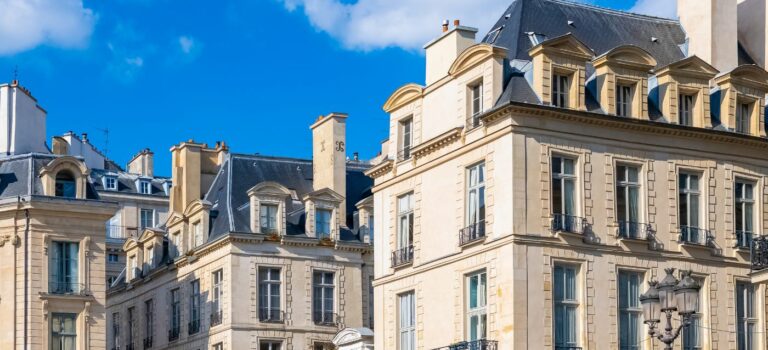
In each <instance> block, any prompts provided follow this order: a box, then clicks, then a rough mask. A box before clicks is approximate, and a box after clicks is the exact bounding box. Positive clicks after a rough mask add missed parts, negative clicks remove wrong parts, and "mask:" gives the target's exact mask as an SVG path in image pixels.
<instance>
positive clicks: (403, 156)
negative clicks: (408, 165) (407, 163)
mask: <svg viewBox="0 0 768 350" xmlns="http://www.w3.org/2000/svg"><path fill="white" fill-rule="evenodd" d="M408 159H411V148H410V147H406V148H403V149H401V150H399V151H397V161H398V162H402V161H404V160H408Z"/></svg>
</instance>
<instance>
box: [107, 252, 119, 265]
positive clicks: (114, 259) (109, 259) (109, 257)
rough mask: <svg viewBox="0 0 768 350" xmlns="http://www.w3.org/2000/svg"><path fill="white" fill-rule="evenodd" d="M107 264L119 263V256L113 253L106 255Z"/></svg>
mask: <svg viewBox="0 0 768 350" xmlns="http://www.w3.org/2000/svg"><path fill="white" fill-rule="evenodd" d="M107 262H111V263H116V262H120V256H119V255H117V254H114V253H109V254H108V255H107Z"/></svg>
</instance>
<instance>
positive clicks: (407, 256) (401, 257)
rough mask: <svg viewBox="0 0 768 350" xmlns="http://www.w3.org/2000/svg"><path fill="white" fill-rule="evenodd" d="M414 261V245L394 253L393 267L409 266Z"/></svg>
mask: <svg viewBox="0 0 768 350" xmlns="http://www.w3.org/2000/svg"><path fill="white" fill-rule="evenodd" d="M412 261H413V245H409V246H407V247H403V248H400V249H398V250H395V251H394V252H392V267H397V266H401V265H405V264H409V263H411V262H412Z"/></svg>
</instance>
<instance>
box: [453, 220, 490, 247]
mask: <svg viewBox="0 0 768 350" xmlns="http://www.w3.org/2000/svg"><path fill="white" fill-rule="evenodd" d="M483 237H485V220H480V221H478V222H476V223H474V224H471V225H469V226H467V227H465V228H463V229H461V230H460V231H459V245H465V244H469V243H472V242H474V241H477V240H479V239H482V238H483Z"/></svg>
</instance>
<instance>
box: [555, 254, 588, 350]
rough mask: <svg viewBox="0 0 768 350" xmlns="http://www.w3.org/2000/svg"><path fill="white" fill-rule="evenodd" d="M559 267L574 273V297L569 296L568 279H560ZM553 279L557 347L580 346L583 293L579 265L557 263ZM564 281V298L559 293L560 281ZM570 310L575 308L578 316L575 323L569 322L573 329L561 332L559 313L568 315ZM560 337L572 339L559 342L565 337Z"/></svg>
mask: <svg viewBox="0 0 768 350" xmlns="http://www.w3.org/2000/svg"><path fill="white" fill-rule="evenodd" d="M558 269H560V270H561V271H567V270H570V271H572V272H573V273H572V274H573V281H572V282H571V283H572V284H573V291H572V292H571V294H572V296H573V298H568V295H567V293H566V291H567V290H566V289H567V287H568V286H567V281H560V280H559V277H558ZM552 276H553V279H554V280H553V281H552V300H553V301H554V308H555V310H554V312H553V318H552V320H553V324H552V327H553V328H554V329H553V332H552V333H553V335H554V337H555V347H565V348H569V347H574V348H576V347H578V346H579V335H580V333H579V329H580V327H579V325H580V306H581V303H580V299H581V293H580V289H579V267H578V266H576V265H573V264H566V263H555V266H554V268H553V271H552ZM564 278H567V274H564ZM559 282H564V283H565V284H564V285H562V286H561V288H563V298H562V299H559V296H558V295H557V291H558V283H559ZM559 310H562V313H558V311H559ZM568 310H573V312H574V313H575V314H576V318H575V320H574V323H573V324H568V325H567V326H568V327H571V326H572V327H573V329H567V330H565V331H564V332H567V333H568V334H567V335H566V334H561V333H560V332H563V330H560V329H558V315H559V314H561V315H567V311H568ZM560 337H565V338H571V339H565V340H564V341H565V342H564V343H558V341H563V339H560Z"/></svg>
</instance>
